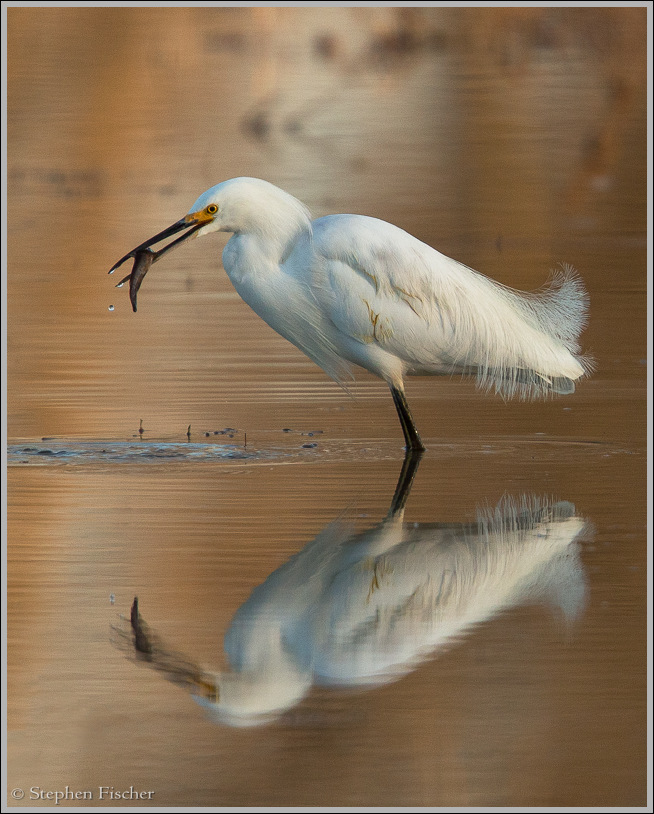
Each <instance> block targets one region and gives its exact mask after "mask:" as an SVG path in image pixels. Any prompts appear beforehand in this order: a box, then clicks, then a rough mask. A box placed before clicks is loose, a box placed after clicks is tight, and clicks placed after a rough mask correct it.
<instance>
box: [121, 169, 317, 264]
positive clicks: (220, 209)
mask: <svg viewBox="0 0 654 814" xmlns="http://www.w3.org/2000/svg"><path fill="white" fill-rule="evenodd" d="M310 229H311V215H310V214H309V211H308V209H307V208H306V207H305V206H304V204H303V203H301V202H300V201H298V200H297V199H296V198H294V197H293V196H292V195H289V194H288V193H287V192H284V191H283V190H282V189H279V188H278V187H276V186H274V185H273V184H270V183H268V182H267V181H262V180H261V179H259V178H232V179H231V180H229V181H223V182H222V183H221V184H217V185H216V186H214V187H211V189H208V190H207V191H206V192H204V193H203V194H202V195H200V197H199V198H198V199H197V201H196V202H195V203H194V204H193V206H192V207H191V208H190V210H189V212H188V214H186V215H185V216H184V217H183V218H180V220H178V221H176V222H175V223H173V224H172V226H169V227H168V228H167V229H164V230H163V232H159V233H158V234H156V235H154V237H151V238H150V239H149V240H146V241H145V242H143V243H141V244H140V245H139V246H137V247H136V248H135V249H132V251H131V252H129V254H126V255H125V256H124V257H122V258H121V259H120V260H119V261H118V262H117V263H116V264H115V265H114V266H113V267H112V269H111V272H113V271H114V270H115V269H117V268H118V266H120V265H122V263H124V262H125V261H126V260H128V259H129V258H130V257H135V256H136V254H137V253H138V252H143V251H145V250H146V249H148V248H150V247H151V246H154V245H155V244H156V243H160V242H161V241H162V240H165V239H166V238H169V237H172V236H173V235H176V234H178V233H179V232H184V234H182V235H181V236H180V237H177V238H176V239H175V240H173V241H172V242H171V243H168V244H167V245H166V246H163V247H162V248H161V249H158V250H157V251H156V252H155V257H154V260H153V262H156V261H157V260H160V259H161V257H162V256H163V255H164V254H166V253H167V252H169V251H170V249H172V248H173V247H175V246H179V245H180V244H181V243H183V242H184V241H185V240H187V239H188V238H190V237H197V236H199V235H206V234H209V233H210V232H234V233H250V234H257V235H260V236H261V237H262V238H264V239H266V240H268V241H271V242H274V243H277V244H282V245H284V244H286V243H287V242H288V241H289V240H292V239H293V238H295V237H297V235H298V234H299V233H301V232H302V231H305V230H308V231H310ZM111 272H110V273H111Z"/></svg>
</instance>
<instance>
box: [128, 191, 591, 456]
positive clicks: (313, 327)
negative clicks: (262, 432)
mask: <svg viewBox="0 0 654 814" xmlns="http://www.w3.org/2000/svg"><path fill="white" fill-rule="evenodd" d="M187 227H191V230H190V232H188V233H187V235H185V237H186V236H188V235H190V234H191V233H195V235H202V234H207V233H209V232H213V231H226V232H233V237H232V238H231V239H230V240H229V242H228V243H227V245H226V247H225V249H224V251H223V265H224V268H225V271H226V272H227V274H228V276H229V278H230V280H231V281H232V283H233V285H234V287H235V288H236V290H237V292H238V293H239V294H240V296H241V297H242V298H243V299H244V300H245V302H247V303H248V305H250V306H251V307H252V308H253V310H254V311H255V312H256V313H257V314H258V315H259V316H260V317H261V318H262V319H264V320H265V321H266V322H267V323H268V324H269V325H270V326H271V327H272V328H274V330H275V331H277V332H278V333H279V334H281V335H282V336H284V337H285V338H286V339H288V340H289V341H290V342H292V343H293V344H294V345H296V346H297V347H298V348H300V350H302V351H303V352H304V353H306V355H307V356H309V357H310V358H311V359H312V360H313V361H314V362H316V364H318V365H320V367H322V368H323V370H324V371H325V372H326V373H327V374H328V375H329V376H331V377H332V378H333V379H335V380H336V381H337V382H339V383H340V384H341V385H342V386H344V387H347V383H348V381H350V380H351V379H352V371H351V364H356V365H360V366H361V367H363V368H365V369H366V370H369V371H370V372H371V373H374V374H375V375H377V376H379V377H380V378H382V379H384V380H385V381H386V382H387V383H388V385H389V387H390V389H391V392H392V394H393V398H394V401H395V405H396V408H397V411H398V415H399V417H400V421H401V424H402V428H403V431H404V435H405V440H406V443H407V448H409V449H413V450H421V449H423V448H424V447H423V445H422V442H421V440H420V437H419V435H418V432H417V430H416V428H415V424H414V422H413V419H412V417H411V414H410V412H409V408H408V405H407V403H406V399H405V396H404V377H405V376H407V375H452V374H470V375H473V376H475V377H476V379H477V383H478V385H479V386H480V387H482V388H484V389H493V390H495V391H496V392H498V393H500V394H501V395H502V396H504V397H512V396H518V397H520V398H536V397H539V396H544V395H547V394H550V393H563V394H567V393H571V392H573V391H574V382H575V381H576V380H578V379H580V378H581V377H582V376H584V375H585V374H587V373H588V372H589V371H590V368H591V365H590V363H589V361H588V360H587V359H585V358H584V357H582V356H580V355H579V346H578V344H577V338H578V336H579V334H580V332H581V331H582V329H583V327H584V324H585V321H586V314H587V308H588V301H587V296H586V293H585V291H584V287H583V285H582V283H581V281H580V280H579V278H578V277H577V276H576V274H575V273H574V271H573V270H572V269H571V268H570V267H567V266H564V267H563V269H562V271H561V272H560V273H559V274H558V275H557V276H556V277H555V278H554V279H553V280H552V281H551V283H550V286H549V288H547V289H546V290H544V291H542V292H540V293H538V294H524V293H521V292H518V291H514V290H512V289H510V288H507V287H506V286H503V285H500V284H499V283H497V282H494V281H493V280H490V279H488V278H487V277H484V276H483V275H482V274H479V273H478V272H476V271H473V270H472V269H469V268H467V267H466V266H464V265H462V264H461V263H458V262H456V261H455V260H452V259H450V258H449V257H446V256H445V255H443V254H441V253H440V252H438V251H436V250H435V249H433V248H431V247H430V246H428V245H426V244H425V243H422V242H421V241H420V240H418V239H417V238H415V237H413V236H412V235H410V234H408V233H407V232H405V231H403V230H402V229H399V228H398V227H397V226H393V225H392V224H390V223H386V222H385V221H381V220H377V219H376V218H371V217H365V216H362V215H328V216H326V217H323V218H319V219H317V220H315V221H312V220H311V216H310V213H309V211H308V210H307V208H306V207H305V206H304V205H303V204H302V203H301V202H300V201H298V200H297V199H295V198H293V197H292V196H291V195H289V194H288V193H286V192H284V191H283V190H281V189H279V188H277V187H275V186H273V185H272V184H269V183H268V182H266V181H262V180H259V179H256V178H234V179H232V180H230V181H225V182H223V183H222V184H218V185H217V186H214V187H212V188H211V189H209V190H207V192H205V193H204V194H203V195H201V196H200V197H199V198H198V199H197V201H196V202H195V203H194V204H193V206H192V207H191V209H190V211H189V213H188V215H186V217H185V218H183V219H182V220H180V221H178V222H177V223H176V224H173V226H172V227H170V229H168V230H166V231H165V232H162V233H160V234H159V235H157V236H155V238H152V239H151V240H150V241H146V243H144V244H141V246H139V247H137V249H135V250H134V251H133V252H131V253H130V254H129V255H126V257H125V258H123V260H125V259H126V258H127V257H130V256H135V253H137V252H139V251H141V252H142V251H143V250H144V249H147V247H149V246H150V245H152V244H153V243H155V242H158V241H159V240H161V239H162V238H163V237H164V236H165V237H167V236H169V235H172V234H174V233H176V232H178V231H181V230H182V229H185V228H187ZM182 239H184V238H181V239H178V241H175V243H177V242H181V240H182ZM166 248H167V247H164V249H162V250H161V251H159V252H157V254H156V257H155V259H159V257H160V256H161V255H162V254H164V253H165V251H166ZM120 262H122V261H120ZM117 265H119V264H117ZM114 268H116V266H115V267H114Z"/></svg>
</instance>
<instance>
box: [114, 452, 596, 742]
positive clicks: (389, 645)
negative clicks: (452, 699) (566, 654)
mask: <svg viewBox="0 0 654 814" xmlns="http://www.w3.org/2000/svg"><path fill="white" fill-rule="evenodd" d="M412 457H413V458H414V459H415V458H416V457H418V456H415V455H414V456H412ZM393 506H394V508H393V507H392V508H391V511H390V512H389V513H388V515H387V516H386V517H385V518H384V519H383V520H382V521H381V523H378V524H377V525H375V526H373V527H372V528H370V529H368V530H367V531H364V532H361V533H358V534H357V533H355V532H354V530H353V529H352V527H351V526H350V525H349V524H348V523H347V522H345V521H344V520H343V519H340V520H336V521H334V522H332V523H329V524H328V525H327V526H326V528H324V529H323V530H322V531H321V532H320V533H319V534H318V535H317V536H316V537H315V538H314V539H313V540H311V542H309V543H308V544H307V545H306V546H305V547H304V548H303V549H302V551H300V552H299V553H298V554H296V555H295V556H293V557H291V559H290V560H288V561H287V562H286V563H284V564H283V565H281V566H280V567H279V568H278V569H277V570H276V571H274V572H273V573H272V574H270V576H269V577H268V578H267V579H266V580H265V581H264V582H263V583H262V584H261V585H259V586H257V587H256V588H255V589H254V590H253V591H252V594H251V595H250V597H249V598H248V599H247V600H246V602H244V603H243V605H241V606H240V607H239V608H238V610H237V611H236V613H235V614H234V617H233V619H232V621H231V623H230V626H229V628H228V630H227V633H226V635H225V642H224V646H225V652H226V654H227V657H228V659H229V663H230V668H231V669H229V670H225V671H223V672H220V673H211V672H207V671H205V670H204V669H203V668H202V667H200V666H199V665H198V664H197V663H195V662H194V661H193V660H192V659H189V658H187V657H186V656H184V655H182V654H179V653H175V652H174V651H171V650H170V649H168V648H166V647H165V646H164V645H163V644H162V643H161V642H160V641H159V640H158V638H157V637H156V636H155V635H154V634H153V633H152V631H151V630H150V629H149V627H148V626H147V625H146V624H145V623H144V622H143V620H142V618H141V617H140V614H139V610H138V604H137V602H136V600H135V604H134V605H133V607H132V613H131V619H130V622H131V647H132V648H133V650H135V651H136V653H137V654H138V656H139V658H140V659H141V660H143V661H145V662H147V663H149V665H150V666H151V667H153V668H154V669H156V670H158V671H160V672H161V673H162V674H163V675H164V676H165V677H166V678H168V679H169V680H171V681H173V682H175V683H177V684H179V685H182V686H183V687H185V688H186V689H188V690H189V691H190V692H192V693H193V695H194V697H195V699H196V700H197V701H198V702H199V703H200V704H202V705H203V706H204V707H206V708H207V710H208V711H209V713H210V714H211V715H212V716H215V718H216V719H217V720H218V721H220V722H222V723H227V724H229V725H232V726H252V725H257V724H263V723H267V722H269V721H271V720H274V719H275V718H277V717H278V716H279V715H281V714H282V713H283V712H284V711H286V710H288V709H290V708H291V707H293V706H295V705H296V704H297V703H299V702H300V701H301V700H302V698H304V697H305V696H306V695H307V693H308V692H309V690H310V689H311V687H312V686H313V685H314V684H321V685H331V686H334V685H335V686H348V687H353V686H359V687H364V688H369V689H372V688H374V687H376V686H379V685H382V684H386V683H388V682H391V681H395V680H397V679H399V678H400V677H402V676H403V675H406V674H407V673H409V672H411V671H412V670H414V669H415V668H416V667H417V666H418V665H419V664H420V663H421V662H423V661H424V660H425V659H427V658H430V657H433V656H434V655H435V654H436V653H438V652H439V651H440V650H443V649H444V648H447V647H450V646H451V645H452V644H454V643H455V642H458V641H460V640H461V639H462V637H463V636H464V635H465V634H467V633H470V631H471V630H472V628H473V627H474V626H475V625H478V624H480V623H482V622H484V621H487V620H489V619H491V618H492V617H494V616H496V615H497V614H498V613H500V612H501V611H503V610H506V609H508V608H511V607H514V606H516V605H519V604H521V603H525V602H528V601H531V600H533V599H534V598H538V599H540V600H541V601H548V602H549V603H550V604H552V605H554V606H555V607H558V608H560V610H561V612H562V614H563V616H564V617H565V618H566V619H568V620H573V619H574V618H575V617H576V616H578V614H579V613H580V611H581V610H582V608H583V606H584V602H585V597H586V582H585V578H584V572H583V566H582V565H581V562H580V559H579V553H580V548H579V545H578V542H577V541H578V540H579V538H580V536H581V535H582V533H583V532H584V530H585V528H586V523H585V521H584V520H583V519H582V518H580V517H579V516H577V515H576V514H575V509H574V506H573V505H572V504H571V503H567V502H559V503H555V504H552V503H550V502H548V501H543V500H540V499H538V498H536V497H534V496H521V497H519V498H517V499H511V498H505V499H503V500H502V502H501V503H500V504H499V506H498V507H497V508H496V509H495V510H490V511H489V510H486V511H481V512H479V513H478V518H477V522H476V523H467V524H466V523H405V522H403V509H402V508H399V507H397V506H396V505H395V500H394V502H393ZM118 632H119V633H120V631H118ZM121 636H122V638H123V642H122V643H123V644H124V643H126V642H128V641H129V638H130V636H129V633H121ZM128 646H129V645H128Z"/></svg>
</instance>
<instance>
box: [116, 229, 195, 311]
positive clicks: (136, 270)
mask: <svg viewBox="0 0 654 814" xmlns="http://www.w3.org/2000/svg"><path fill="white" fill-rule="evenodd" d="M204 225H205V224H204V223H197V222H196V221H195V220H187V219H186V218H182V219H181V220H178V221H177V222H176V223H173V225H172V226H169V227H168V228H167V229H164V230H163V232H159V234H157V235H155V236H154V237H151V238H150V239H149V240H146V241H145V243H141V245H140V246H137V247H136V248H135V249H132V251H131V252H129V253H128V254H126V255H125V256H124V257H121V259H120V260H119V261H118V262H117V263H115V264H114V265H113V266H112V267H111V268H110V269H109V274H113V273H114V271H116V269H117V268H118V267H119V266H122V264H123V263H124V262H125V261H126V260H129V259H130V258H131V257H133V258H134V266H133V267H132V271H131V272H130V273H129V274H128V275H127V277H124V278H123V279H122V280H121V281H120V282H119V283H118V284H117V285H116V288H121V286H123V285H125V283H126V282H127V281H128V280H129V299H130V302H131V303H132V309H133V310H134V311H136V294H137V292H138V290H139V288H140V287H141V283H142V282H143V279H144V277H145V275H146V274H147V273H148V271H149V270H150V266H151V265H152V264H153V263H156V262H157V260H159V259H160V258H161V257H163V255H164V254H167V253H168V252H169V251H170V250H171V249H172V248H174V247H175V246H178V245H179V244H180V243H183V242H184V241H185V240H187V239H188V238H189V237H190V236H191V235H192V234H193V233H194V232H197V230H198V229H201V228H202V226H204ZM183 229H188V231H187V232H186V233H185V234H183V235H181V236H180V237H178V238H177V239H176V240H173V241H172V243H169V244H168V245H167V246H164V247H163V248H162V249H159V251H153V250H152V249H151V248H150V246H153V245H154V244H155V243H159V242H160V241H161V240H165V239H166V238H167V237H172V236H173V235H176V234H177V233H178V232H181V231H182V230H183Z"/></svg>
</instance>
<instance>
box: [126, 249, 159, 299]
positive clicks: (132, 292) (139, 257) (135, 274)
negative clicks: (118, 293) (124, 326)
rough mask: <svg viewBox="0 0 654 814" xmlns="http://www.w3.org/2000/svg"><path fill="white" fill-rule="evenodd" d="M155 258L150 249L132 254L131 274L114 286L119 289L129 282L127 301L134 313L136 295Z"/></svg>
mask: <svg viewBox="0 0 654 814" xmlns="http://www.w3.org/2000/svg"><path fill="white" fill-rule="evenodd" d="M156 258H157V253H156V252H153V251H152V249H139V250H138V251H137V252H135V253H134V265H133V266H132V271H131V273H130V274H128V275H127V277H123V279H122V280H121V281H120V282H119V283H118V285H117V286H116V288H120V287H121V286H123V285H125V283H126V282H127V281H128V280H129V299H130V302H131V303H132V310H133V311H136V295H137V293H138V290H139V288H140V287H141V283H142V282H143V279H144V278H145V275H146V274H147V273H148V271H149V270H150V266H151V265H152V264H153V263H154V261H155V260H156Z"/></svg>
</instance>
